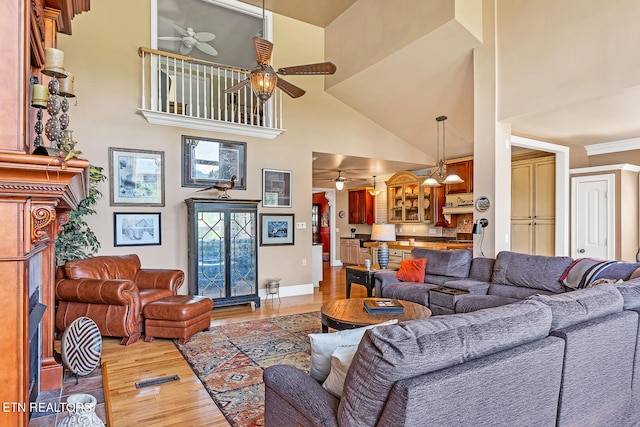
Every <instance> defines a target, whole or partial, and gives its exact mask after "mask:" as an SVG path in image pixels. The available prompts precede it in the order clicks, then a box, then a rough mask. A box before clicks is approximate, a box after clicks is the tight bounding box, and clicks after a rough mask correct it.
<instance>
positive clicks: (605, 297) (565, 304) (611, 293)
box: [528, 285, 624, 330]
mask: <svg viewBox="0 0 640 427" xmlns="http://www.w3.org/2000/svg"><path fill="white" fill-rule="evenodd" d="M528 299H529V300H534V301H540V302H542V303H544V304H546V305H548V306H549V307H550V308H551V312H552V313H553V322H552V324H551V329H552V330H558V329H563V328H566V327H569V326H571V325H575V324H576V323H582V322H586V321H587V320H591V319H596V318H598V317H602V316H606V315H608V314H613V313H617V312H620V311H622V306H623V304H624V300H623V298H622V295H621V294H620V292H618V290H617V289H616V288H615V287H614V286H613V285H600V286H596V287H593V288H588V289H578V290H576V291H573V292H565V293H563V294H558V295H533V296H532V297H529V298H528Z"/></svg>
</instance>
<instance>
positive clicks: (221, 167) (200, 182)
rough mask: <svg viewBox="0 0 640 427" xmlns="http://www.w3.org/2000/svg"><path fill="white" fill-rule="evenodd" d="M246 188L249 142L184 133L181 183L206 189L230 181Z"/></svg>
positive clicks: (237, 187) (239, 187)
mask: <svg viewBox="0 0 640 427" xmlns="http://www.w3.org/2000/svg"><path fill="white" fill-rule="evenodd" d="M234 175H235V177H236V178H235V179H234V184H233V189H234V190H246V189H247V144H246V143H245V142H238V141H228V140H223V139H214V138H203V137H200V136H188V135H182V186H183V187H196V188H207V187H211V186H213V185H215V184H219V183H221V182H228V181H229V180H230V179H231V178H232V177H233V176H234Z"/></svg>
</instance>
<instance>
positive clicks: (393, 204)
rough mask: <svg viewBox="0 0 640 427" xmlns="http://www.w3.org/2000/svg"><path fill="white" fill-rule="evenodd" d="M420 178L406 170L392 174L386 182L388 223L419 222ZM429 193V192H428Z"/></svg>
mask: <svg viewBox="0 0 640 427" xmlns="http://www.w3.org/2000/svg"><path fill="white" fill-rule="evenodd" d="M421 182H422V181H421V179H420V178H418V176H416V175H414V174H413V173H411V172H408V171H401V172H397V173H396V174H394V175H393V176H392V177H391V178H389V180H388V181H387V182H386V184H387V206H388V211H387V221H388V222H390V223H416V222H421V221H422V218H423V215H421V214H422V206H423V197H424V196H423V194H424V193H423V192H422V186H421ZM429 194H430V193H429Z"/></svg>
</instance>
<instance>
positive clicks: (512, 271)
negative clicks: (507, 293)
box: [491, 251, 573, 293]
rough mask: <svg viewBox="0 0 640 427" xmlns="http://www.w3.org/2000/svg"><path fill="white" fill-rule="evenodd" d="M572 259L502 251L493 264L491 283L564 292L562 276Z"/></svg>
mask: <svg viewBox="0 0 640 427" xmlns="http://www.w3.org/2000/svg"><path fill="white" fill-rule="evenodd" d="M572 261H573V259H572V258H570V257H565V256H543V255H529V254H521V253H518V252H510V251H502V252H500V253H499V254H498V256H497V257H496V261H495V263H494V265H493V275H492V276H491V283H500V284H504V285H511V286H521V287H523V288H533V289H543V290H546V291H551V292H554V293H559V292H563V287H562V282H560V277H561V276H562V274H563V273H564V272H565V270H566V269H567V267H569V265H571V262H572Z"/></svg>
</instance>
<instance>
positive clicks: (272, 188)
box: [262, 169, 293, 208]
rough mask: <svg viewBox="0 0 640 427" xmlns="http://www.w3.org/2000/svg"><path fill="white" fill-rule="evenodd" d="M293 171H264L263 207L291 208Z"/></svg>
mask: <svg viewBox="0 0 640 427" xmlns="http://www.w3.org/2000/svg"><path fill="white" fill-rule="evenodd" d="M291 186H292V179H291V171H289V170H281V169H262V206H264V207H270V208H290V207H291V198H292V197H291V195H292V194H293V192H292V188H291Z"/></svg>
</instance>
